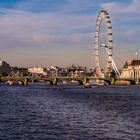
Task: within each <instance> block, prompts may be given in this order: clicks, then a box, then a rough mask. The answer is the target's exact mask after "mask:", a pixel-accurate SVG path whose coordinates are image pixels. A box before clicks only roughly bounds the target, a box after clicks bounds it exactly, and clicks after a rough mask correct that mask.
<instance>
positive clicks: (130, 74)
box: [120, 60, 140, 79]
mask: <svg viewBox="0 0 140 140" xmlns="http://www.w3.org/2000/svg"><path fill="white" fill-rule="evenodd" d="M120 77H121V78H136V79H139V78H140V60H128V61H127V62H126V64H125V65H124V67H123V68H122V71H121V76H120Z"/></svg>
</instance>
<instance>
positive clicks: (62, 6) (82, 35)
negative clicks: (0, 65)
mask: <svg viewBox="0 0 140 140" xmlns="http://www.w3.org/2000/svg"><path fill="white" fill-rule="evenodd" d="M101 9H106V10H107V11H108V12H109V14H110V16H111V22H112V28H113V41H114V42H113V45H114V48H113V51H114V54H116V55H117V56H119V58H120V59H121V61H123V62H124V63H125V61H126V60H127V59H133V58H136V55H135V53H136V52H138V54H140V46H139V45H140V39H139V36H140V18H139V17H140V10H139V9H140V1H139V0H123V1H122V0H0V57H1V58H2V59H4V60H6V61H7V62H9V63H10V64H11V65H13V66H24V67H29V66H44V67H49V66H51V65H58V66H62V67H63V66H69V65H71V64H79V65H82V66H87V67H88V68H91V67H94V66H95V62H94V41H93V37H94V31H95V21H96V16H97V15H98V13H99V11H100V10H101ZM139 57H140V56H139ZM114 59H115V58H114ZM115 62H116V63H117V65H118V66H119V67H120V66H122V65H123V63H121V62H120V61H119V60H117V59H116V60H115Z"/></svg>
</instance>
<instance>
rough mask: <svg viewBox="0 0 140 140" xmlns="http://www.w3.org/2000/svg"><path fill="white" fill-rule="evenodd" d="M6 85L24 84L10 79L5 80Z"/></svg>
mask: <svg viewBox="0 0 140 140" xmlns="http://www.w3.org/2000/svg"><path fill="white" fill-rule="evenodd" d="M5 84H6V85H22V82H20V81H17V80H8V81H6V82H5Z"/></svg>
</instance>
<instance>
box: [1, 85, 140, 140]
mask: <svg viewBox="0 0 140 140" xmlns="http://www.w3.org/2000/svg"><path fill="white" fill-rule="evenodd" d="M0 140H140V86H99V87H93V88H84V87H83V86H78V85H75V86H68V85H58V86H49V85H29V86H4V85H1V86H0Z"/></svg>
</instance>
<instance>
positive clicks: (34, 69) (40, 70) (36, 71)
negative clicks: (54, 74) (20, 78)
mask: <svg viewBox="0 0 140 140" xmlns="http://www.w3.org/2000/svg"><path fill="white" fill-rule="evenodd" d="M28 72H29V73H32V74H41V75H47V69H46V68H44V67H30V68H28Z"/></svg>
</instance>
